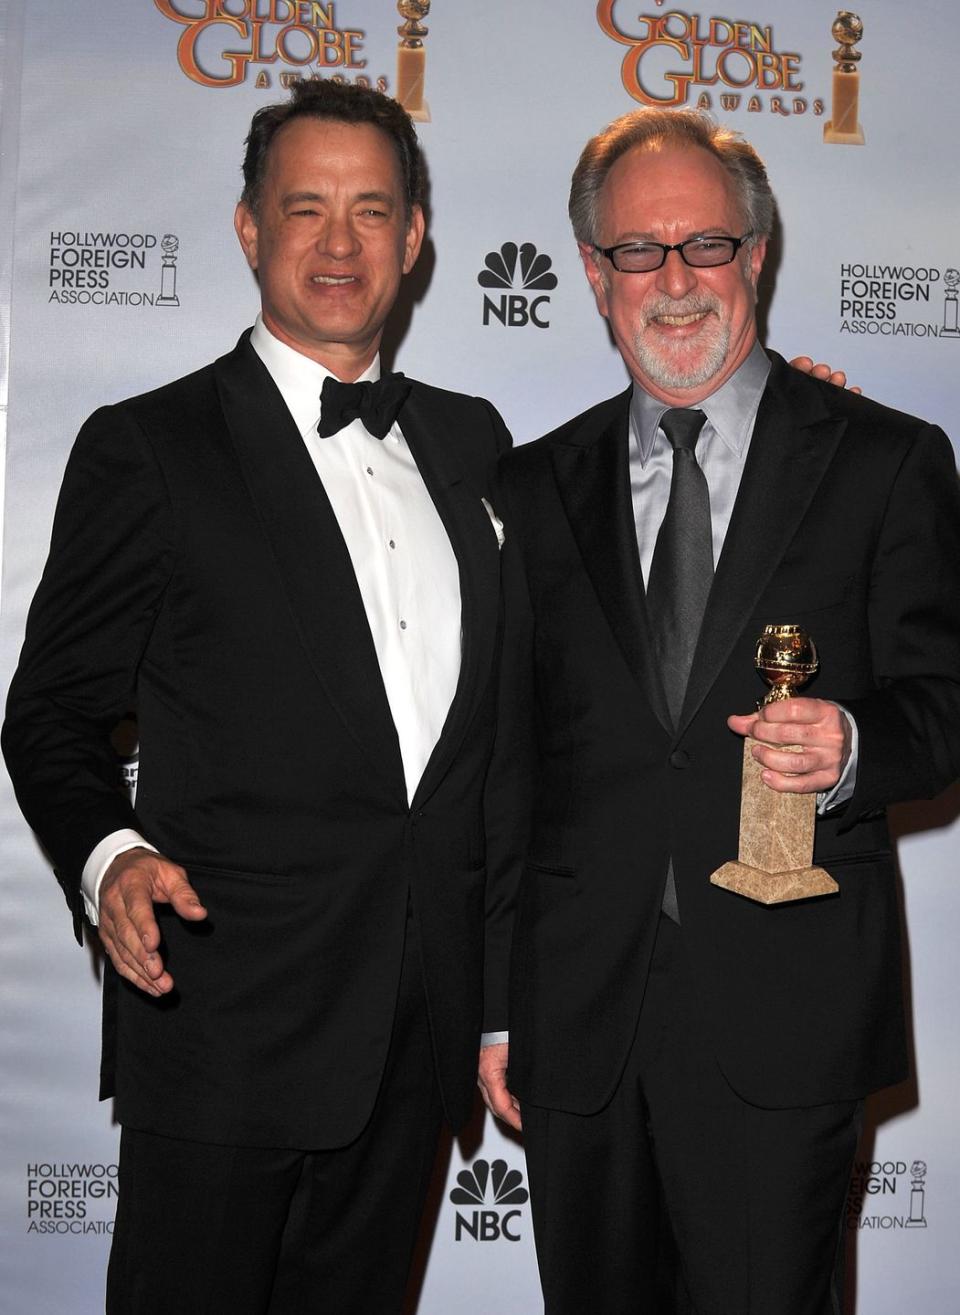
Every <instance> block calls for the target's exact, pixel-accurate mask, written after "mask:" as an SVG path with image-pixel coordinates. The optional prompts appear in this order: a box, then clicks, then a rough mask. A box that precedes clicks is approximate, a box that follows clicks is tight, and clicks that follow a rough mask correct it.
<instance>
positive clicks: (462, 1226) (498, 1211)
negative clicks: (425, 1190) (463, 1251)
mask: <svg viewBox="0 0 960 1315" xmlns="http://www.w3.org/2000/svg"><path fill="white" fill-rule="evenodd" d="M457 1182H458V1183H459V1184H460V1185H459V1187H455V1188H454V1189H453V1191H452V1192H451V1193H450V1200H451V1201H452V1202H453V1204H454V1205H463V1206H473V1207H474V1208H473V1209H472V1210H471V1211H470V1212H469V1214H461V1213H460V1211H459V1210H458V1211H457V1216H456V1240H457V1241H458V1242H460V1241H462V1240H463V1235H464V1234H465V1233H466V1234H468V1235H469V1236H470V1237H472V1238H473V1240H474V1241H475V1242H496V1241H497V1240H498V1239H499V1238H501V1237H502V1238H505V1239H506V1241H507V1242H519V1241H520V1234H519V1232H518V1231H517V1227H516V1224H517V1220H518V1219H519V1218H520V1217H521V1211H520V1210H516V1209H514V1210H504V1208H503V1207H504V1206H520V1205H525V1204H526V1202H527V1200H528V1199H529V1195H530V1194H529V1192H528V1191H527V1189H526V1188H525V1187H524V1185H523V1174H522V1173H521V1172H520V1170H519V1169H508V1168H507V1162H506V1160H494V1162H493V1164H489V1163H488V1162H487V1161H486V1160H474V1162H473V1165H472V1166H471V1168H469V1169H461V1170H460V1172H459V1173H458V1174H457ZM483 1206H486V1207H487V1208H486V1209H483V1208H481V1207H483ZM491 1206H493V1207H496V1208H495V1209H491V1208H490V1207H491Z"/></svg>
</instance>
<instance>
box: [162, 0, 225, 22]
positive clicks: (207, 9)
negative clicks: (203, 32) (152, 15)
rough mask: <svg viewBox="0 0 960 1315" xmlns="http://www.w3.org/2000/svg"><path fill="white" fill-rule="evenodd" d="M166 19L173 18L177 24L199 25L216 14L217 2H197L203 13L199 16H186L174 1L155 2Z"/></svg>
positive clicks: (203, 0) (200, 0)
mask: <svg viewBox="0 0 960 1315" xmlns="http://www.w3.org/2000/svg"><path fill="white" fill-rule="evenodd" d="M153 3H154V4H155V5H156V7H157V8H158V9H159V10H160V12H161V14H163V16H164V18H172V19H173V21H174V22H175V23H199V22H200V21H201V20H202V19H204V18H206V19H211V18H213V16H214V15H215V13H216V4H217V0H197V3H198V4H199V5H200V8H201V11H200V13H199V14H185V13H184V12H183V10H182V9H178V8H177V7H176V5H175V4H174V2H173V0H153Z"/></svg>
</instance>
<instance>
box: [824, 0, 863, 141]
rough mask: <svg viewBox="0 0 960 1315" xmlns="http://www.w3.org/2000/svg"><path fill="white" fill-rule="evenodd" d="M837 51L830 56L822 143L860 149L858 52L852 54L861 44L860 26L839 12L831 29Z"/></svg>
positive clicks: (845, 11) (846, 13) (852, 17)
mask: <svg viewBox="0 0 960 1315" xmlns="http://www.w3.org/2000/svg"><path fill="white" fill-rule="evenodd" d="M830 31H831V33H832V34H833V39H834V41H836V42H837V48H836V50H835V51H834V52H833V60H834V64H835V68H834V70H833V102H832V104H831V111H832V112H831V115H830V118H829V120H828V121H827V122H826V123H825V124H824V125H823V140H824V141H825V142H835V143H838V144H839V145H841V146H862V145H863V142H864V137H863V129H862V128H861V126H860V122H859V115H860V73H859V71H858V69H857V65H858V64H859V63H860V51H859V50H854V48H853V47H854V46H855V45H856V43H857V42H858V41H862V40H863V23H862V22H861V21H860V17H859V15H858V14H853V13H851V12H850V10H849V9H841V10H840V11H839V12H838V13H837V16H836V18H835V19H834V20H833V27H832V28H831V29H830Z"/></svg>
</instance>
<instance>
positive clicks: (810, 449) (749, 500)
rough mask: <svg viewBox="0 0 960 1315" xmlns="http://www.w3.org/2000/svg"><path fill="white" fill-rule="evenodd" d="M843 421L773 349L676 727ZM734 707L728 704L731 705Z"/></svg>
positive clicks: (779, 546)
mask: <svg viewBox="0 0 960 1315" xmlns="http://www.w3.org/2000/svg"><path fill="white" fill-rule="evenodd" d="M844 427H845V422H844V421H843V420H842V419H840V418H839V417H836V416H833V415H831V413H830V412H829V410H828V409H827V407H826V405H825V404H824V400H823V395H822V393H821V391H820V389H819V387H818V386H817V385H815V384H813V383H811V382H810V381H809V380H806V379H805V378H804V377H803V376H802V375H800V374H798V373H796V372H795V371H793V370H791V369H790V367H789V366H787V365H786V364H785V362H784V361H783V360H781V358H780V357H778V356H774V364H773V368H772V369H771V372H770V377H769V379H768V381H767V387H766V390H765V392H764V395H763V399H762V401H761V403H760V409H759V411H758V413H757V420H756V424H755V425H754V431H753V438H752V439H751V442H750V452H749V454H748V456H747V461H746V465H745V467H744V471H743V478H742V479H741V481H740V489H739V492H738V494H737V499H736V502H735V504H734V508H733V515H732V517H731V520H730V526H729V529H728V530H727V535H726V539H725V541H724V545H723V552H722V553H721V554H720V560H719V562H718V563H717V572H716V575H715V577H714V582H713V588H712V590H711V592H710V597H709V599H708V600H707V608H706V611H705V613H704V618H703V625H702V628H701V631H700V638H699V641H698V644H697V651H696V653H695V654H694V659H693V665H692V667H691V670H690V679H689V681H688V683H687V692H686V697H685V699H684V704H683V710H682V712H681V716H680V727H679V729H680V730H682V729H683V728H684V727H685V726H686V725H688V724H689V722H690V720H691V719H692V718H693V717H694V715H695V714H696V712H697V709H698V708H699V707H700V705H701V704H702V702H703V700H704V698H705V697H706V695H707V693H708V691H709V689H710V687H711V685H712V684H713V682H714V680H715V679H716V676H717V674H718V673H719V671H720V670H721V668H722V667H723V665H724V663H725V662H726V660H727V658H728V657H729V655H730V651H731V649H732V648H733V646H734V644H735V643H736V641H737V639H738V637H739V635H740V633H741V631H742V630H743V627H744V625H745V623H746V621H747V619H748V618H749V617H750V615H751V614H752V613H753V612H754V611H755V610H756V605H757V603H758V601H759V599H760V596H761V594H762V593H763V590H764V589H765V588H766V586H767V584H768V582H769V580H770V578H771V576H772V575H773V573H774V571H775V570H776V569H777V566H778V565H779V562H780V559H781V557H782V556H783V554H784V552H785V551H786V549H787V547H788V545H789V544H790V541H791V540H792V539H793V537H794V535H795V534H796V531H797V528H798V527H799V525H800V522H801V520H802V519H803V517H804V515H805V513H806V511H807V508H808V507H809V505H810V503H811V501H812V499H813V497H814V495H815V494H816V491H817V488H818V486H819V484H820V481H821V479H822V478H823V477H824V474H825V473H826V470H827V467H828V466H829V464H830V461H831V459H832V457H833V453H834V450H835V448H836V446H837V443H838V442H839V441H840V438H841V435H842V434H843V430H844ZM731 711H733V709H732V710H731Z"/></svg>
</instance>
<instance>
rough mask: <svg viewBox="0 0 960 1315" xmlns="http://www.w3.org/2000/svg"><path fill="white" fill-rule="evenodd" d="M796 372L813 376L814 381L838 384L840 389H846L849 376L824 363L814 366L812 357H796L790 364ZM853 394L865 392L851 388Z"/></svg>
mask: <svg viewBox="0 0 960 1315" xmlns="http://www.w3.org/2000/svg"><path fill="white" fill-rule="evenodd" d="M790 364H791V365H792V366H793V368H794V369H795V370H800V371H801V373H803V374H812V375H813V377H814V379H825V380H826V381H827V383H831V384H836V386H837V387H838V388H846V386H847V376H846V375H845V374H844V372H843V371H842V370H832V369H831V368H830V366H829V365H824V364H823V363H822V362H821V363H820V364H819V365H814V363H813V357H812V356H795V357H794V358H793V360H792V361H791V362H790ZM850 391H851V393H859V392H862V391H863V390H862V389H860V388H851V389H850Z"/></svg>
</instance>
